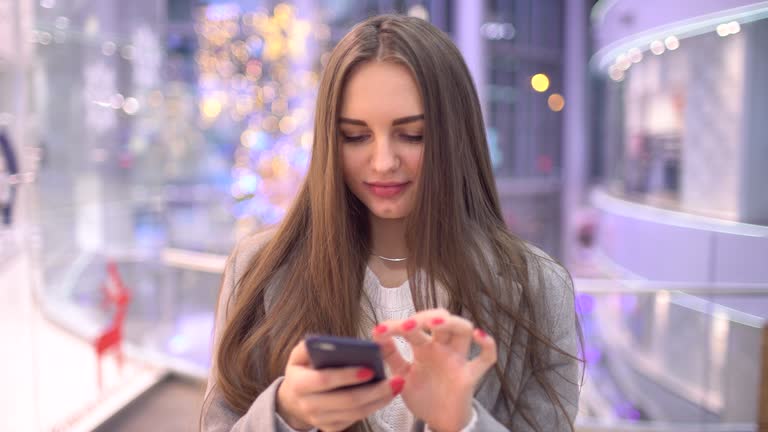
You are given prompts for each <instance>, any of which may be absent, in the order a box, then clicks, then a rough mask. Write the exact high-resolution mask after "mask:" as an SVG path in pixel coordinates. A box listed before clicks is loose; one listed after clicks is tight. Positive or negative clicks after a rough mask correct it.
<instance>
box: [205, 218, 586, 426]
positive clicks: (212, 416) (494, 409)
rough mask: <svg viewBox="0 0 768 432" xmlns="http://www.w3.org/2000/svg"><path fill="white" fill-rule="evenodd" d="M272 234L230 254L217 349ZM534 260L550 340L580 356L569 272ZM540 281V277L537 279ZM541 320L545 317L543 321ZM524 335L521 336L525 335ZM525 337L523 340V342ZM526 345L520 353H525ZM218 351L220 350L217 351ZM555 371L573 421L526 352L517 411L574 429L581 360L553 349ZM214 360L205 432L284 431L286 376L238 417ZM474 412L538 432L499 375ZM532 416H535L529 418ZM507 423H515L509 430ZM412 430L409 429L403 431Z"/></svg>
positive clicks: (517, 362) (490, 378) (516, 388)
mask: <svg viewBox="0 0 768 432" xmlns="http://www.w3.org/2000/svg"><path fill="white" fill-rule="evenodd" d="M270 236H271V233H269V232H266V233H259V234H255V235H253V236H250V237H248V238H245V239H244V240H242V241H241V242H240V243H239V244H238V246H237V247H236V248H235V250H234V252H233V253H232V254H231V255H230V257H229V260H228V262H227V266H226V270H225V274H224V278H223V281H222V287H221V291H220V295H219V307H218V310H217V311H216V324H215V328H214V336H213V344H214V345H213V346H214V350H215V349H217V348H218V343H219V339H220V336H221V329H222V328H223V325H224V323H225V322H226V317H227V312H228V310H227V305H228V304H229V301H228V300H229V298H230V296H231V295H232V294H233V292H234V288H235V282H236V281H237V280H238V279H239V278H240V277H241V276H242V275H243V274H244V272H245V270H246V268H247V266H248V264H249V262H250V260H251V258H252V257H253V256H254V254H255V253H256V252H257V251H258V250H259V249H260V248H261V246H262V245H264V244H265V242H266V241H267V240H268V239H269V237H270ZM531 251H532V252H533V253H534V256H538V257H539V258H541V259H540V261H541V265H542V266H543V271H542V274H543V280H542V281H538V280H536V279H533V280H532V281H531V288H532V289H534V290H537V291H536V292H535V293H534V296H533V298H534V299H535V302H536V303H538V304H536V305H535V308H536V312H537V313H538V316H539V317H541V318H543V320H542V322H543V323H544V324H545V325H546V329H547V330H548V331H549V336H550V338H551V340H552V341H554V342H555V344H556V345H557V346H558V347H559V348H560V349H562V350H564V351H565V352H568V353H571V354H574V355H575V354H576V352H577V348H576V346H577V334H576V325H575V313H574V299H573V290H572V286H571V284H570V283H569V280H570V279H569V278H568V277H567V273H566V272H565V270H564V269H563V268H562V267H560V266H558V265H557V264H555V263H554V262H552V261H550V260H549V259H548V257H547V256H546V254H545V253H544V252H542V251H540V250H538V249H536V248H533V247H531ZM532 277H535V275H532ZM541 318H540V319H541ZM521 333H523V334H524V333H525V332H516V334H521ZM524 337H525V336H523V338H524ZM523 341H524V339H523V340H522V341H518V342H520V343H521V344H520V345H517V346H520V347H521V349H524V344H522V342H523ZM214 352H215V351H214ZM549 354H550V361H549V364H550V368H549V369H548V372H547V374H548V376H549V378H550V382H552V383H553V385H554V389H555V391H556V392H557V393H558V394H559V395H560V397H561V400H563V401H564V408H565V410H566V412H567V416H568V418H567V419H566V418H564V416H563V415H562V413H561V412H560V410H559V409H557V408H555V407H554V406H553V404H552V402H550V400H549V398H548V396H547V394H546V393H545V391H544V389H543V388H542V387H541V386H540V385H539V383H538V382H537V381H536V380H535V379H534V378H533V377H532V374H531V372H530V370H526V369H525V368H523V362H522V360H521V359H523V358H525V356H524V355H523V353H521V355H520V356H517V355H515V356H514V358H513V359H512V367H511V368H510V371H511V372H510V373H509V375H508V376H507V381H508V383H509V384H510V386H511V388H512V390H513V394H514V393H516V394H518V395H519V396H518V400H517V401H516V405H515V407H519V406H525V407H526V409H527V412H528V413H530V414H531V416H533V421H535V423H537V425H538V429H539V430H541V431H547V432H549V431H570V426H569V425H570V423H571V422H573V419H574V417H575V416H576V411H577V407H578V400H579V382H580V379H579V365H578V362H577V361H576V360H573V359H571V358H569V357H567V356H564V355H562V354H559V353H557V352H556V351H553V350H550V353H549ZM505 357H506V356H505V353H503V352H499V361H500V362H501V361H503V360H505ZM215 377H216V364H215V361H214V363H213V366H212V368H211V373H210V375H209V378H208V387H207V389H206V392H205V394H206V403H205V404H204V407H203V413H202V417H201V420H202V430H203V431H205V432H214V431H216V432H223V431H256V432H284V431H285V429H284V428H283V427H282V426H280V425H279V422H277V421H276V415H275V397H276V394H277V388H278V386H279V385H280V382H281V381H282V377H280V378H278V379H276V380H275V381H274V382H273V383H272V384H271V385H270V386H269V387H268V388H267V389H266V390H264V391H263V392H262V393H261V394H260V395H259V396H258V397H257V398H256V399H255V400H254V401H253V403H252V404H251V407H250V408H249V409H248V411H247V412H246V413H245V414H242V415H241V414H239V413H236V412H235V411H234V410H233V409H232V408H231V407H230V406H229V404H228V403H227V401H226V400H225V399H224V397H223V396H222V394H221V393H220V392H219V391H218V389H217V388H216V387H215V386H214V383H215V381H216V379H215ZM474 408H475V410H476V412H477V415H478V422H477V427H476V428H475V430H476V431H479V432H502V431H508V430H512V431H515V432H522V431H533V430H534V429H533V428H532V427H531V426H530V425H529V424H528V422H527V421H526V420H524V419H523V416H522V415H521V414H520V410H517V409H514V410H513V411H512V413H511V415H510V413H509V412H508V410H507V409H505V408H504V407H503V403H502V401H501V397H500V385H499V381H498V378H497V375H496V374H495V373H493V372H489V373H487V374H486V376H485V378H484V379H483V381H482V382H481V383H480V385H479V386H478V390H477V391H476V393H475V400H474ZM529 417H530V416H529ZM504 424H511V425H512V428H511V429H507V427H505V426H504ZM423 431H424V424H423V422H420V421H418V420H417V421H416V423H415V424H414V426H413V429H412V430H411V431H410V432H423ZM403 432H408V431H403Z"/></svg>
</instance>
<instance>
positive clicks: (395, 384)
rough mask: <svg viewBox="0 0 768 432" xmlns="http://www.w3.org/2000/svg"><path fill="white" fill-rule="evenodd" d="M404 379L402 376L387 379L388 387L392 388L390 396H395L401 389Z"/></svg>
mask: <svg viewBox="0 0 768 432" xmlns="http://www.w3.org/2000/svg"><path fill="white" fill-rule="evenodd" d="M404 386H405V380H404V379H403V378H402V377H394V378H392V379H391V380H389V387H390V388H391V389H392V396H397V395H399V394H400V392H401V391H403V387H404Z"/></svg>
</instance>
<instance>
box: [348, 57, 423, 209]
mask: <svg viewBox="0 0 768 432" xmlns="http://www.w3.org/2000/svg"><path fill="white" fill-rule="evenodd" d="M338 130H339V140H340V142H341V154H342V159H343V168H344V181H345V182H346V184H347V187H349V189H350V190H351V191H352V193H354V194H355V196H356V197H357V198H358V199H359V200H360V201H362V202H363V203H364V204H365V205H366V207H368V210H369V211H370V213H371V215H372V216H374V217H378V218H382V219H399V218H404V217H406V216H408V214H409V213H410V212H411V211H412V210H413V208H414V205H415V202H416V190H417V186H418V184H419V178H420V176H421V160H422V154H423V152H424V141H423V133H424V109H423V106H422V103H421V96H420V94H419V89H418V87H417V86H416V82H415V81H414V79H413V77H412V76H411V73H410V71H409V70H408V69H407V68H406V67H405V66H402V65H399V64H395V63H389V62H378V61H372V62H368V63H364V64H362V65H360V66H358V67H357V68H356V69H355V70H354V71H353V72H352V75H351V76H350V78H349V80H348V82H347V85H346V87H345V88H344V93H343V101H342V107H341V117H340V120H339V125H338Z"/></svg>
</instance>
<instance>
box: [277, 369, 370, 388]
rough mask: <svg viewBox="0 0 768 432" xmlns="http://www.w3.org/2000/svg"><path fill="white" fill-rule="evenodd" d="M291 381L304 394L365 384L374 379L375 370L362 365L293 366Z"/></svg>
mask: <svg viewBox="0 0 768 432" xmlns="http://www.w3.org/2000/svg"><path fill="white" fill-rule="evenodd" d="M289 373H291V381H293V382H294V386H295V389H296V392H297V393H299V394H302V395H310V394H315V393H322V392H327V391H330V390H334V389H337V388H339V387H345V386H349V385H354V384H363V383H366V382H368V381H370V380H371V379H373V375H374V373H373V371H372V370H370V369H367V368H361V367H344V368H328V369H320V370H317V369H312V368H308V367H303V366H291V370H290V371H289Z"/></svg>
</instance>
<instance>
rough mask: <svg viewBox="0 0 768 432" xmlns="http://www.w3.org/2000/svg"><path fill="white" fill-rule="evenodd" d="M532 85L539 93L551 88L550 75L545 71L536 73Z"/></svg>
mask: <svg viewBox="0 0 768 432" xmlns="http://www.w3.org/2000/svg"><path fill="white" fill-rule="evenodd" d="M531 87H533V89H534V90H536V91H537V92H539V93H543V92H545V91H547V89H548V88H549V77H548V76H546V75H544V74H543V73H539V74H536V75H534V76H533V77H532V78H531Z"/></svg>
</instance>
